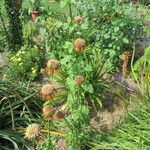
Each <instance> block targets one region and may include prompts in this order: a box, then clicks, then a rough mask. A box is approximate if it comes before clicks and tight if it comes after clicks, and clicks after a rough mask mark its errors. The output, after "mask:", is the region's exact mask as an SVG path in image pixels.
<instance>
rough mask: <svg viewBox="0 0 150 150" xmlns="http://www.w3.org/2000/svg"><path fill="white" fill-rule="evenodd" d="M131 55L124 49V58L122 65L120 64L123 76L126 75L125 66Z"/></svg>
mask: <svg viewBox="0 0 150 150" xmlns="http://www.w3.org/2000/svg"><path fill="white" fill-rule="evenodd" d="M130 56H131V54H130V52H129V51H125V52H124V53H123V58H124V61H123V65H122V76H123V77H127V72H128V71H127V66H128V63H129V57H130Z"/></svg>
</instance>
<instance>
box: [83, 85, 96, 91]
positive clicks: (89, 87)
mask: <svg viewBox="0 0 150 150" xmlns="http://www.w3.org/2000/svg"><path fill="white" fill-rule="evenodd" d="M82 87H83V89H84V90H85V91H87V92H89V93H93V91H94V89H93V86H92V84H86V85H83V86H82Z"/></svg>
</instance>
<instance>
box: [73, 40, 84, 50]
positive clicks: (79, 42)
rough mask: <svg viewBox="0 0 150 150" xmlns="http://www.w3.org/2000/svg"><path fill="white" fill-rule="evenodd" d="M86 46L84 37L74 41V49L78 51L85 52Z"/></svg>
mask: <svg viewBox="0 0 150 150" xmlns="http://www.w3.org/2000/svg"><path fill="white" fill-rule="evenodd" d="M85 47H86V42H85V40H84V39H81V38H78V39H76V40H75V41H74V49H75V51H77V52H83V51H84V50H85Z"/></svg>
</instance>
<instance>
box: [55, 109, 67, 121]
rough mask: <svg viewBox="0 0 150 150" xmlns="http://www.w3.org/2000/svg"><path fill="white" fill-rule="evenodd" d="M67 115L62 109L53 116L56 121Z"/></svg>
mask: <svg viewBox="0 0 150 150" xmlns="http://www.w3.org/2000/svg"><path fill="white" fill-rule="evenodd" d="M64 117H65V114H64V113H63V112H62V111H58V112H56V113H55V114H54V116H53V118H54V120H55V121H59V120H61V119H63V118H64Z"/></svg>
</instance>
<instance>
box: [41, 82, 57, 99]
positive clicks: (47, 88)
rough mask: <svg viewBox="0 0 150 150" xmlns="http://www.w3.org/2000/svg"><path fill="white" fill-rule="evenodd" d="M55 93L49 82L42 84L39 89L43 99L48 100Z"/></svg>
mask: <svg viewBox="0 0 150 150" xmlns="http://www.w3.org/2000/svg"><path fill="white" fill-rule="evenodd" d="M55 93H56V89H55V87H54V86H53V85H51V84H46V85H44V86H43V87H42V89H41V91H40V95H41V97H42V99H43V100H50V99H52V98H54V96H55Z"/></svg>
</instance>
